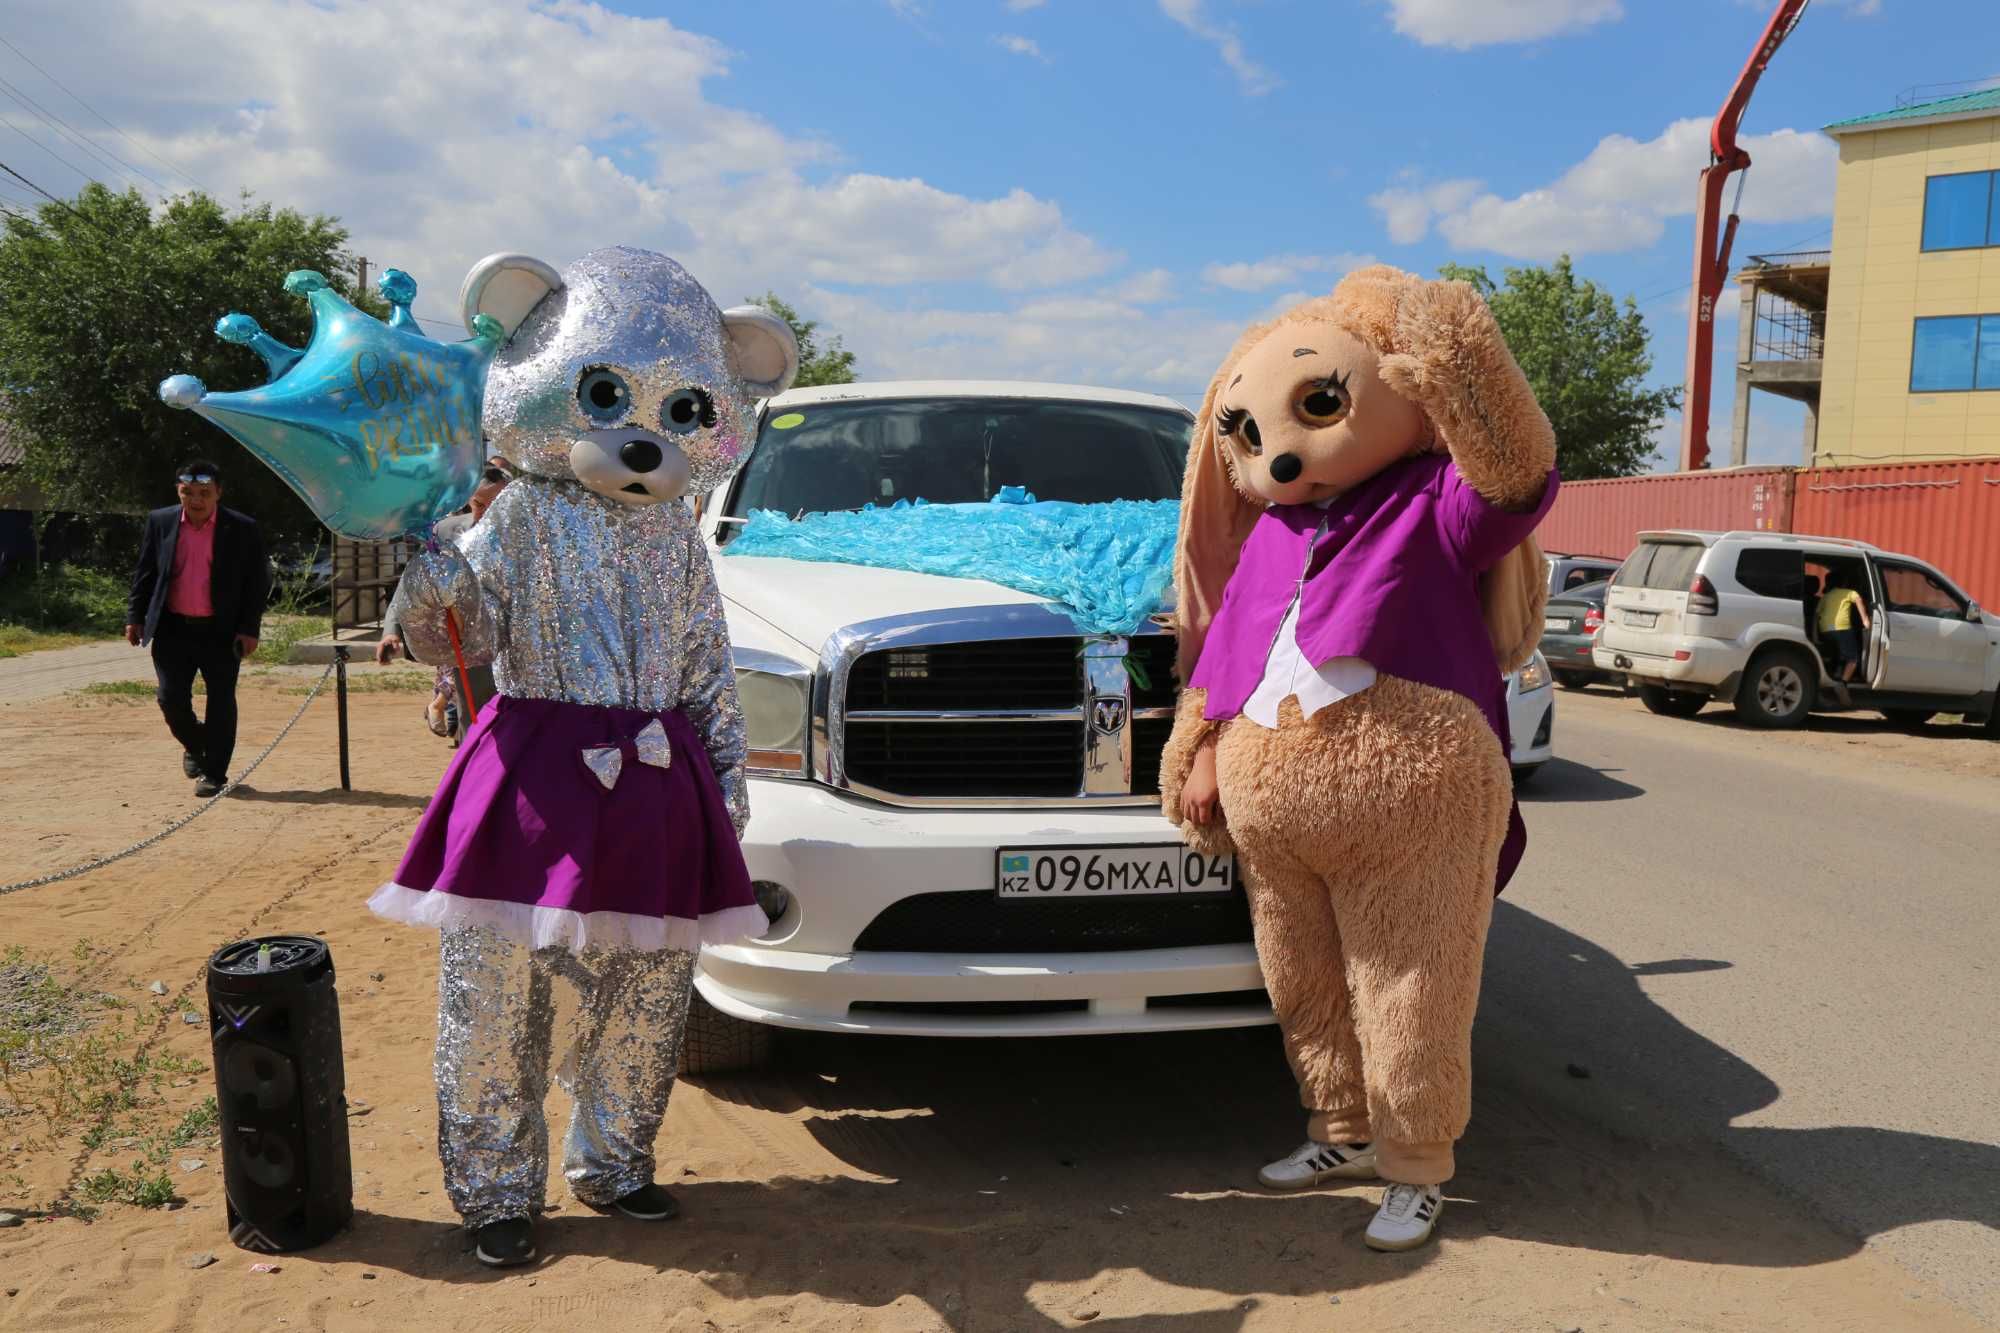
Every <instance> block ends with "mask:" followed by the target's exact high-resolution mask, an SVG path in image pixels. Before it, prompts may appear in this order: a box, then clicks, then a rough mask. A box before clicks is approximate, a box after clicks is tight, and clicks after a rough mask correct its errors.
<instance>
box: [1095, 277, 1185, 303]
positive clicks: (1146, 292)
mask: <svg viewBox="0 0 2000 1333" xmlns="http://www.w3.org/2000/svg"><path fill="white" fill-rule="evenodd" d="M1173 294H1174V275H1173V274H1171V273H1169V272H1167V271H1166V270H1165V269H1163V268H1151V269H1147V270H1146V271H1145V272H1143V273H1134V274H1133V275H1132V276H1131V277H1129V278H1126V279H1124V280H1123V281H1121V282H1119V283H1117V284H1115V285H1114V286H1112V287H1111V288H1110V289H1109V290H1108V291H1106V293H1105V295H1107V296H1109V297H1110V298H1111V299H1112V300H1114V301H1129V302H1131V303H1132V304H1133V305H1158V304H1159V303H1160V302H1161V301H1166V300H1170V299H1172V297H1173Z"/></svg>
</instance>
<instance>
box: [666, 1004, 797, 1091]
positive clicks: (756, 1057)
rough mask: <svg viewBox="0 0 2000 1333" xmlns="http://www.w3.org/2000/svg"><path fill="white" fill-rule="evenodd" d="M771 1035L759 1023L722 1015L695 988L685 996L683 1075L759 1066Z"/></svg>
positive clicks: (765, 1060)
mask: <svg viewBox="0 0 2000 1333" xmlns="http://www.w3.org/2000/svg"><path fill="white" fill-rule="evenodd" d="M774 1036H775V1034H774V1033H773V1032H772V1031H771V1029H770V1028H767V1027H765V1026H764V1025H763V1024H762V1023H752V1022H750V1021H749V1020H748V1019H742V1018H737V1017H735V1016H734V1015H732V1014H725V1013H723V1012H722V1011H721V1010H720V1009H717V1008H716V1007H715V1006H714V1005H712V1004H710V1003H709V1002H708V1001H707V1000H704V999H702V998H701V992H700V991H698V990H697V991H695V992H694V993H693V994H692V995H691V996H689V997H688V1015H687V1035H686V1036H685V1037H684V1038H683V1039H682V1041H681V1072H682V1073H683V1074H726V1073H731V1072H733V1071H736V1070H740V1069H759V1068H762V1067H763V1066H764V1065H767V1064H769V1063H770V1061H771V1044H772V1038H773V1037H774Z"/></svg>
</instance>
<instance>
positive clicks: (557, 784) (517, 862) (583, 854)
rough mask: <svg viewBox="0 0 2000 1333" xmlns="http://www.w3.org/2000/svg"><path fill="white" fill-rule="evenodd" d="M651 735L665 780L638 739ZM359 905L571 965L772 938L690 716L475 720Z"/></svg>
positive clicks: (516, 702) (545, 715)
mask: <svg viewBox="0 0 2000 1333" xmlns="http://www.w3.org/2000/svg"><path fill="white" fill-rule="evenodd" d="M655 720H657V721H658V723H659V724H660V727H661V729H662V730H664V732H665V741H666V744H665V747H664V750H665V754H664V757H665V759H666V766H665V767H660V766H659V765H658V762H657V761H658V760H659V759H660V758H661V757H662V755H661V748H662V747H660V746H658V745H657V744H652V745H649V744H646V743H645V740H646V738H645V737H643V736H642V731H647V730H649V727H650V724H651V723H653V722H654V721H655ZM606 751H612V752H615V753H616V755H617V759H616V760H615V761H612V760H609V757H608V755H607V754H606V753H605V752H606ZM649 760H650V761H651V762H649ZM614 764H615V778H614V779H613V781H612V783H611V785H610V786H609V787H608V788H607V787H606V786H605V784H604V780H603V777H602V776H601V775H602V774H604V773H606V772H608V771H610V770H611V769H612V768H613V766H614ZM593 765H595V767H593ZM368 905H369V907H371V908H372V909H373V910H374V911H375V912H377V913H378V914H379V915H382V916H385V917H388V918H390V919H392V920H396V921H403V922H408V923H410V924H412V925H426V926H456V925H480V926H487V927H490V928H493V929H495V930H498V931H500V932H501V933H502V934H504V935H507V936H508V937H510V938H512V939H516V940H519V941H521V942H523V943H526V944H528V945H530V946H531V947H533V948H546V947H549V946H557V945H559V946H563V947H566V948H569V949H571V950H574V951H577V952H581V951H582V950H584V949H586V948H592V947H599V948H625V949H642V950H648V951H651V950H659V949H687V950H692V949H696V948H699V947H700V946H701V945H703V944H722V943H728V942H730V941H732V940H740V939H744V938H747V937H750V936H755V935H759V934H762V933H763V932H764V931H765V930H766V929H767V928H768V926H769V923H768V922H767V921H766V919H765V917H764V913H763V912H762V911H761V910H759V908H758V907H757V901H756V898H755V896H754V895H753V894H752V892H751V889H750V874H749V871H748V870H747V869H746V868H745V867H744V864H743V851H742V848H741V846H740V845H739V843H738V841H737V837H736V829H735V826H734V824H733V823H732V822H731V821H730V817H729V808H728V806H727V804H726V803H725V802H724V801H723V799H722V788H721V786H720V784H718V783H717V782H716V780H715V771H714V770H713V769H712V768H711V767H710V766H709V762H708V751H707V749H706V748H705V747H704V746H703V745H702V743H701V737H700V736H699V735H698V734H697V733H696V731H695V729H694V727H693V725H692V724H691V723H690V722H689V721H688V720H687V718H686V717H685V716H683V715H682V714H681V713H680V712H679V711H678V710H674V711H669V712H662V713H650V712H647V711H645V710H643V709H636V708H597V707H593V706H591V705H588V704H575V703H566V702H564V701H562V700H557V699H515V698H509V697H508V696H506V695H500V696H498V697H496V698H495V699H494V700H493V701H492V703H491V704H490V705H489V706H488V707H487V708H486V709H485V710H484V711H482V712H481V713H480V715H479V720H478V721H477V722H475V723H474V724H473V727H472V730H471V731H470V732H468V733H467V735H466V737H465V740H464V743H463V744H461V745H460V746H459V748H458V752H457V753H456V754H455V755H453V756H452V761H451V765H450V767H448V768H447V769H445V773H444V778H443V780H442V781H440V782H439V783H438V789H437V794H436V795H435V796H433V797H432V798H431V801H430V804H429V806H428V807H426V809H425V810H424V814H423V818H421V819H420V820H418V821H417V830H416V833H415V834H414V835H413V836H412V837H411V839H410V846H409V850H408V851H406V852H404V853H403V863H402V865H401V866H399V867H398V868H397V870H396V877H395V879H394V880H392V881H391V882H390V883H387V884H384V885H383V886H382V887H381V888H380V889H379V890H377V891H376V893H375V895H374V897H372V898H370V899H369V901H368Z"/></svg>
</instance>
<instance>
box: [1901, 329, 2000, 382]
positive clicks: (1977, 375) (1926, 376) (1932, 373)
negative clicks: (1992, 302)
mask: <svg viewBox="0 0 2000 1333" xmlns="http://www.w3.org/2000/svg"><path fill="white" fill-rule="evenodd" d="M1968 389H2000V315H1948V316H1944V317H1941V318H1933V319H1920V320H1918V321H1917V331H1916V337H1915V338H1914V339H1913V340H1912V342H1911V345H1910V392H1911V393H1962V392H1964V391H1966V390H1968Z"/></svg>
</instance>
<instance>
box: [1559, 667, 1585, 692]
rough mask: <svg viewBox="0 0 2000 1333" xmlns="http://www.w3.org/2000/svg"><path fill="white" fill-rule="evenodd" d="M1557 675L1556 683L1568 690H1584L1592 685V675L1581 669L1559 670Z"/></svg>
mask: <svg viewBox="0 0 2000 1333" xmlns="http://www.w3.org/2000/svg"><path fill="white" fill-rule="evenodd" d="M1555 676H1556V684H1558V685H1560V686H1562V687H1563V688H1564V689H1566V690H1582V689H1588V688H1589V687H1590V677H1589V676H1586V675H1584V674H1583V673H1582V672H1581V671H1558V672H1556V673H1555Z"/></svg>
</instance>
